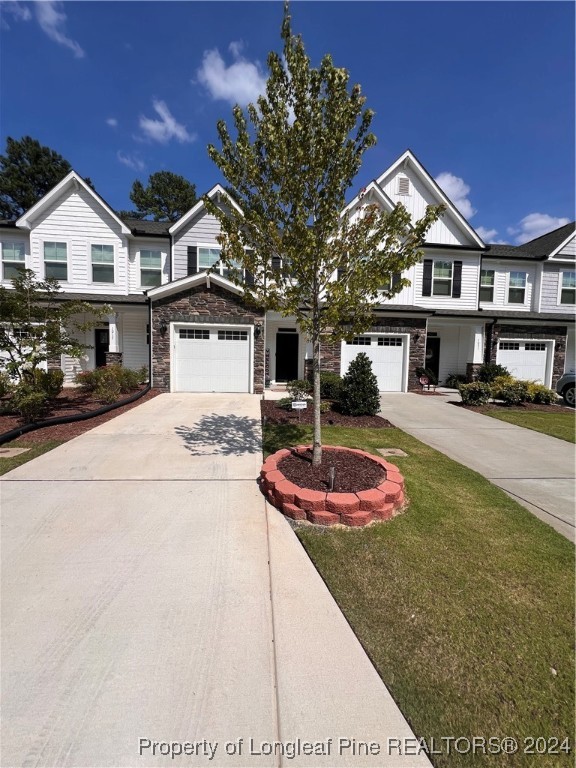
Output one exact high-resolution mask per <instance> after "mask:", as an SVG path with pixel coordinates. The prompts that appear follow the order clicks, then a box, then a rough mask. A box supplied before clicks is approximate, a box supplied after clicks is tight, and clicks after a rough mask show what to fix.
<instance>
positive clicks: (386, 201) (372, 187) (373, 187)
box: [340, 181, 396, 218]
mask: <svg viewBox="0 0 576 768" xmlns="http://www.w3.org/2000/svg"><path fill="white" fill-rule="evenodd" d="M370 192H373V193H374V194H375V195H376V197H377V198H379V200H380V202H381V203H382V205H383V206H384V207H385V208H387V209H388V210H389V211H393V210H394V208H395V207H396V206H395V204H394V201H393V200H391V199H390V198H389V197H388V195H387V194H386V192H384V191H383V190H382V189H381V188H380V187H379V186H378V184H376V182H375V181H371V182H370V184H368V186H367V187H365V188H364V190H363V192H362V197H360V192H359V193H358V194H357V195H356V197H355V198H354V199H353V200H352V201H351V202H349V203H348V205H347V206H346V207H345V208H344V210H343V211H342V213H341V214H340V218H342V217H343V216H345V215H346V214H347V213H349V212H350V211H351V210H352V208H354V206H355V205H356V204H357V203H359V202H360V201H361V200H363V199H364V198H365V197H367V195H368V194H369V193H370Z"/></svg>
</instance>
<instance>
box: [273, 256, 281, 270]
mask: <svg viewBox="0 0 576 768" xmlns="http://www.w3.org/2000/svg"><path fill="white" fill-rule="evenodd" d="M272 269H273V270H274V272H280V270H281V269H282V259H281V258H280V256H272Z"/></svg>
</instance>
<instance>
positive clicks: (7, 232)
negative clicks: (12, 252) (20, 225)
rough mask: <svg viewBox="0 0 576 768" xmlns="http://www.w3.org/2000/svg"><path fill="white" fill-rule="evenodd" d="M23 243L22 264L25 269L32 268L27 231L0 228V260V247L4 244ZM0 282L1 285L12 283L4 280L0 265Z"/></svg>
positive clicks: (0, 254) (0, 250)
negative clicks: (23, 259)
mask: <svg viewBox="0 0 576 768" xmlns="http://www.w3.org/2000/svg"><path fill="white" fill-rule="evenodd" d="M13 243H24V251H25V253H24V258H25V261H24V266H25V267H26V269H32V266H31V264H32V259H31V257H30V237H29V235H28V232H25V231H23V230H21V229H0V261H1V259H2V248H3V246H4V244H6V245H12V244H13ZM0 282H1V283H2V285H12V281H11V280H4V271H3V269H2V267H1V266H0Z"/></svg>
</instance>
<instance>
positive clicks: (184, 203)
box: [130, 171, 196, 221]
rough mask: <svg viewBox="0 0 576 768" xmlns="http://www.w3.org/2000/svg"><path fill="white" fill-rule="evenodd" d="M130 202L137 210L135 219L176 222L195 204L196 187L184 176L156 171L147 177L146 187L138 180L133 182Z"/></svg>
mask: <svg viewBox="0 0 576 768" xmlns="http://www.w3.org/2000/svg"><path fill="white" fill-rule="evenodd" d="M130 200H132V202H133V203H134V205H135V206H136V208H137V209H138V213H137V214H136V217H137V218H144V217H147V216H151V217H152V218H153V219H154V221H176V220H177V219H179V218H180V217H181V216H183V215H184V214H185V213H186V212H187V211H189V210H190V208H192V206H193V205H194V204H195V203H196V187H195V186H194V184H191V183H190V182H189V181H188V180H187V179H185V178H184V176H179V175H178V174H176V173H172V172H171V171H157V172H156V173H153V174H151V175H150V176H149V177H148V185H147V186H146V187H144V186H143V185H142V183H141V182H140V181H138V180H136V181H135V182H134V184H133V185H132V191H131V192H130Z"/></svg>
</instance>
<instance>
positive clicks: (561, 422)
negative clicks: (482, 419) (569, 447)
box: [483, 408, 576, 443]
mask: <svg viewBox="0 0 576 768" xmlns="http://www.w3.org/2000/svg"><path fill="white" fill-rule="evenodd" d="M483 413H485V415H486V416H492V417H493V418H495V419H500V421H507V422H508V423H509V424H516V426H518V427H526V429H534V430H536V432H544V434H545V435H551V436H552V437H559V438H560V440H568V441H569V442H571V443H574V442H576V440H575V437H576V435H575V427H576V421H575V414H574V411H572V412H569V411H560V410H559V412H558V413H551V412H550V411H522V410H521V409H510V410H508V409H507V408H491V409H489V410H488V409H487V410H486V411H485V412H484V411H483Z"/></svg>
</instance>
